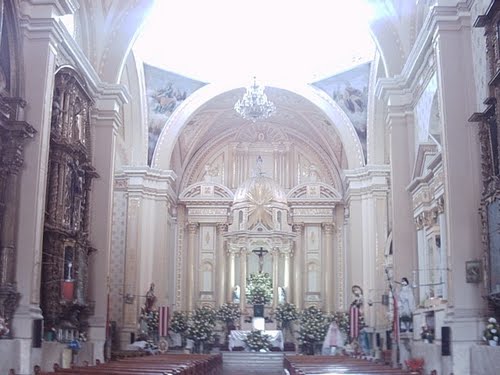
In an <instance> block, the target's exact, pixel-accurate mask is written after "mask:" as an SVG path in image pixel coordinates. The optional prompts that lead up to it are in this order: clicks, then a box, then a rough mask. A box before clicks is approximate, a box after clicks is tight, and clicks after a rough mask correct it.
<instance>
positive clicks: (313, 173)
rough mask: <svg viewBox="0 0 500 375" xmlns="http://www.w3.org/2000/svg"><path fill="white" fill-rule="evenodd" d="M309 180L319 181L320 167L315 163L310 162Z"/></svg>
mask: <svg viewBox="0 0 500 375" xmlns="http://www.w3.org/2000/svg"><path fill="white" fill-rule="evenodd" d="M308 180H309V182H318V181H319V176H318V168H317V167H316V165H314V164H310V165H309V168H308Z"/></svg>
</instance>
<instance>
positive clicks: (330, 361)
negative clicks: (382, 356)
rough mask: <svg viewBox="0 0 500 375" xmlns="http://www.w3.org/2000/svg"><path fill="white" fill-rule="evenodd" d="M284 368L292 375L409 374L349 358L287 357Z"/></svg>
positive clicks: (378, 364) (374, 363)
mask: <svg viewBox="0 0 500 375" xmlns="http://www.w3.org/2000/svg"><path fill="white" fill-rule="evenodd" d="M284 367H285V369H286V370H287V371H288V372H289V373H290V375H316V374H318V375H319V374H323V375H337V374H339V375H340V374H357V375H369V374H391V375H403V374H409V372H407V371H404V370H401V369H398V368H391V367H389V366H387V365H384V364H380V363H376V362H372V361H368V360H365V359H358V358H352V357H348V356H316V357H314V356H288V355H287V356H285V358H284Z"/></svg>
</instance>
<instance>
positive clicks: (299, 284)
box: [292, 223, 305, 310]
mask: <svg viewBox="0 0 500 375" xmlns="http://www.w3.org/2000/svg"><path fill="white" fill-rule="evenodd" d="M292 230H293V231H294V232H295V233H296V234H297V237H296V238H295V251H294V259H293V270H294V277H293V303H294V304H295V306H297V309H299V310H300V309H302V305H303V303H302V301H303V299H304V284H303V275H304V271H305V266H304V244H303V238H304V223H297V224H293V226H292Z"/></svg>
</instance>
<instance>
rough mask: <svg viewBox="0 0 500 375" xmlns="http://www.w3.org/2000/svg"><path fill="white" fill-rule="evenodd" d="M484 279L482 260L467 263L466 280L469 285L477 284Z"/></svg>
mask: <svg viewBox="0 0 500 375" xmlns="http://www.w3.org/2000/svg"><path fill="white" fill-rule="evenodd" d="M482 277H483V264H482V262H481V261H480V260H469V261H467V262H465V280H466V282H467V283H471V284H477V283H480V282H481V279H482Z"/></svg>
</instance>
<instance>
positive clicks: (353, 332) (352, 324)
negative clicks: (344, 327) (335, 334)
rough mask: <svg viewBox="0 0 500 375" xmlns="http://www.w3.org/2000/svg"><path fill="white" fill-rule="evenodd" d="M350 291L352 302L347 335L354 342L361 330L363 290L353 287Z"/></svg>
mask: <svg viewBox="0 0 500 375" xmlns="http://www.w3.org/2000/svg"><path fill="white" fill-rule="evenodd" d="M351 291H352V294H353V295H354V300H353V301H352V302H351V307H350V308H349V330H350V332H349V335H350V337H351V338H352V339H353V340H356V339H357V338H358V336H359V333H360V330H361V328H363V289H361V287H360V286H359V285H353V286H352V288H351Z"/></svg>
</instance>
